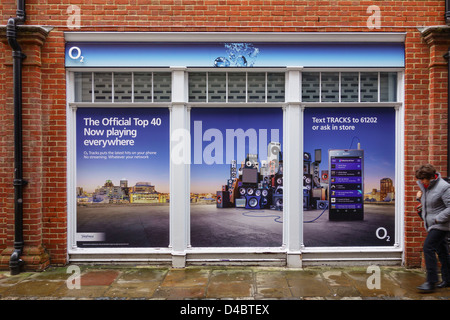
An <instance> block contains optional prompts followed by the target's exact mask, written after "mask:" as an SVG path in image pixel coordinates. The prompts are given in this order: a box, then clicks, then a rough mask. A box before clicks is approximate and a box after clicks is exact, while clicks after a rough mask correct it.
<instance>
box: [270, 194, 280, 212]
mask: <svg viewBox="0 0 450 320" xmlns="http://www.w3.org/2000/svg"><path fill="white" fill-rule="evenodd" d="M272 204H273V205H274V206H275V209H276V210H281V211H282V210H283V195H282V194H274V195H272Z"/></svg>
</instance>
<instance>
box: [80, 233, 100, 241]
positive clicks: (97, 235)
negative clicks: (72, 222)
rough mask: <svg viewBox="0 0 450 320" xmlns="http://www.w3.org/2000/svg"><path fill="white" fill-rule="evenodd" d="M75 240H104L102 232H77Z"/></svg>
mask: <svg viewBox="0 0 450 320" xmlns="http://www.w3.org/2000/svg"><path fill="white" fill-rule="evenodd" d="M77 241H105V234H104V233H103V232H78V233H77Z"/></svg>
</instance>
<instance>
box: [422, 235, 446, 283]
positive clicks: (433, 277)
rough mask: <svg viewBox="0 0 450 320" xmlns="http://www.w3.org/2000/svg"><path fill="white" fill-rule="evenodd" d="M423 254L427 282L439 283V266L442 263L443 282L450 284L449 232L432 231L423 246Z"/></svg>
mask: <svg viewBox="0 0 450 320" xmlns="http://www.w3.org/2000/svg"><path fill="white" fill-rule="evenodd" d="M423 254H424V257H425V265H426V268H427V281H428V282H431V283H436V282H438V264H437V259H436V254H437V256H438V257H439V261H440V262H441V274H442V280H443V281H447V282H450V256H449V250H448V244H447V231H442V230H436V229H431V230H430V232H429V233H428V235H427V237H426V239H425V242H424V244H423Z"/></svg>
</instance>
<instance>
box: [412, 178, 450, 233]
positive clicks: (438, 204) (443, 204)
mask: <svg viewBox="0 0 450 320" xmlns="http://www.w3.org/2000/svg"><path fill="white" fill-rule="evenodd" d="M417 184H418V185H419V187H420V190H422V192H423V194H422V197H421V199H420V202H421V203H422V214H421V217H422V219H423V221H424V224H425V229H427V231H430V230H431V229H438V230H443V231H450V184H449V183H447V182H446V181H445V180H443V179H442V178H441V175H440V174H438V178H437V179H434V180H431V182H430V185H429V186H428V188H425V187H424V185H423V183H422V182H421V181H420V180H419V181H417Z"/></svg>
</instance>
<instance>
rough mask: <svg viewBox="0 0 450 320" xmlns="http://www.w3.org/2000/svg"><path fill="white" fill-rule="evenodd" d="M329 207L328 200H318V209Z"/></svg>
mask: <svg viewBox="0 0 450 320" xmlns="http://www.w3.org/2000/svg"><path fill="white" fill-rule="evenodd" d="M327 207H328V201H326V200H317V209H319V210H324V209H326V208H327Z"/></svg>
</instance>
